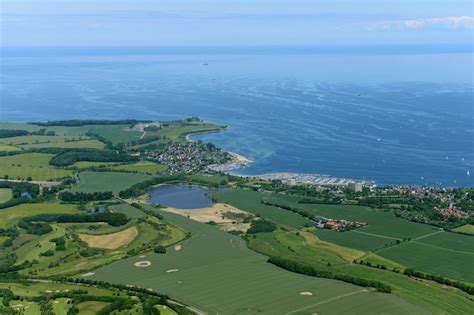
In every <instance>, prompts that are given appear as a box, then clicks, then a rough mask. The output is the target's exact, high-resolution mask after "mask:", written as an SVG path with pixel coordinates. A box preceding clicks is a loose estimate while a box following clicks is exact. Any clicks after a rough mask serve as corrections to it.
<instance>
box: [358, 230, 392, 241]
mask: <svg viewBox="0 0 474 315" xmlns="http://www.w3.org/2000/svg"><path fill="white" fill-rule="evenodd" d="M351 232H354V233H360V234H367V235H372V236H376V237H380V238H387V239H389V240H396V241H398V240H400V239H399V238H395V237H390V236H384V235H379V234H373V233H368V232H362V231H357V230H351Z"/></svg>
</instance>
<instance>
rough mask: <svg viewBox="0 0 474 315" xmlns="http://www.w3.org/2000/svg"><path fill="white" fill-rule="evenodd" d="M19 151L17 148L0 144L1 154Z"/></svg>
mask: <svg viewBox="0 0 474 315" xmlns="http://www.w3.org/2000/svg"><path fill="white" fill-rule="evenodd" d="M0 140H1V139H0ZM19 150H20V148H17V147H15V146H12V145H6V144H1V143H0V152H2V151H3V152H12V151H19Z"/></svg>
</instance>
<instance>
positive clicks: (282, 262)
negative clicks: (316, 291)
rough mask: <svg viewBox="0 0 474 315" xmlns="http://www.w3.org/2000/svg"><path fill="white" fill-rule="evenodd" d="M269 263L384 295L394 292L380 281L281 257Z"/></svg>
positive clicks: (271, 259)
mask: <svg viewBox="0 0 474 315" xmlns="http://www.w3.org/2000/svg"><path fill="white" fill-rule="evenodd" d="M268 262H269V263H271V264H274V265H276V266H278V267H281V268H283V269H286V270H289V271H292V272H296V273H300V274H304V275H307V276H312V277H318V278H327V279H334V280H339V281H343V282H347V283H351V284H354V285H357V286H361V287H366V288H374V289H376V290H377V291H379V292H383V293H391V292H392V288H391V287H390V286H389V285H387V284H385V283H383V282H380V281H375V280H367V279H363V278H358V277H353V276H348V275H345V274H337V273H334V272H331V271H328V270H318V269H316V268H314V267H312V266H309V265H305V264H301V263H299V262H296V261H293V260H289V259H284V258H280V257H270V258H269V259H268Z"/></svg>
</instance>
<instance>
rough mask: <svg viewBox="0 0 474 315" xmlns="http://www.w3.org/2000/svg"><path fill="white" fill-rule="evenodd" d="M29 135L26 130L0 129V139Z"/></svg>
mask: <svg viewBox="0 0 474 315" xmlns="http://www.w3.org/2000/svg"><path fill="white" fill-rule="evenodd" d="M29 134H30V133H29V132H28V131H26V130H8V129H0V138H11V137H20V136H27V135H29Z"/></svg>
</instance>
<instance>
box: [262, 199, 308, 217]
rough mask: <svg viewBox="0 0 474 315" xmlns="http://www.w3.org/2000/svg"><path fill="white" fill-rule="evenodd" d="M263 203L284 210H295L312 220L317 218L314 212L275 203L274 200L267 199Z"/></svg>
mask: <svg viewBox="0 0 474 315" xmlns="http://www.w3.org/2000/svg"><path fill="white" fill-rule="evenodd" d="M261 203H262V204H264V205H266V206H272V207H277V208H280V209H283V210H287V211H291V212H294V213H296V214H299V215H301V216H303V217H305V218H308V219H310V220H315V218H316V217H315V216H314V215H313V214H311V213H309V212H307V211H304V210H301V209H298V208H294V207H290V206H287V205H282V204H278V203H273V202H270V201H266V200H262V201H261Z"/></svg>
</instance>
